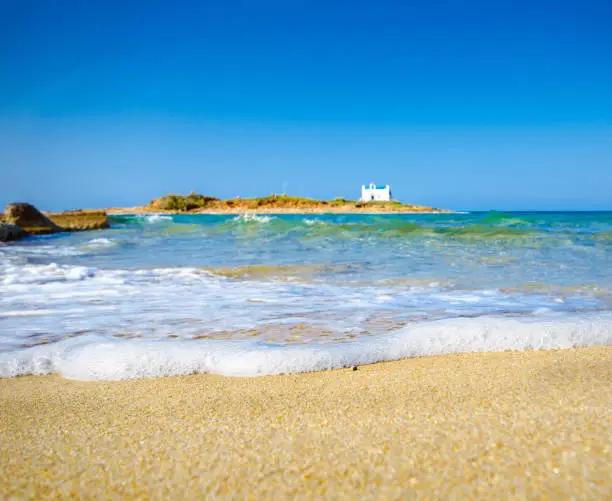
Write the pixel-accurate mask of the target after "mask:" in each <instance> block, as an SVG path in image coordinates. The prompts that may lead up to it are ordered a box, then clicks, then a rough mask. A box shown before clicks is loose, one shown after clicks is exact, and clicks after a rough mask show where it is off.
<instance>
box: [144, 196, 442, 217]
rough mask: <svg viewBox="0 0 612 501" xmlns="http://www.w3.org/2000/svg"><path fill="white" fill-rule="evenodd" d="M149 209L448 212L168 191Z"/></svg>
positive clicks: (398, 205) (351, 202)
mask: <svg viewBox="0 0 612 501" xmlns="http://www.w3.org/2000/svg"><path fill="white" fill-rule="evenodd" d="M144 209H145V210H149V211H169V212H190V213H198V212H215V211H218V212H240V211H262V212H273V211H275V210H278V211H292V212H299V211H306V212H311V211H313V212H314V211H316V212H325V211H330V212H353V211H354V212H370V211H371V212H448V211H446V210H442V209H436V208H433V207H428V206H423V205H414V204H405V203H402V202H399V201H397V200H392V201H389V202H374V201H372V202H362V201H357V200H346V199H344V198H335V199H333V200H315V199H312V198H305V197H296V196H290V195H269V196H267V197H257V198H240V197H236V198H232V199H228V200H221V199H219V198H215V197H210V196H205V195H200V194H198V193H193V192H192V193H190V194H189V195H177V194H169V195H165V196H163V197H161V198H157V199H155V200H152V201H151V202H150V203H149V205H148V206H147V207H145V208H144Z"/></svg>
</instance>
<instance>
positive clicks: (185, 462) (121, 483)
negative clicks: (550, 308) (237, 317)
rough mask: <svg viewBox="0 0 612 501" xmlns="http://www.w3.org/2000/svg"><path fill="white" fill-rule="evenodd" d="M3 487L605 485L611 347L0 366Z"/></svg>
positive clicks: (10, 491)
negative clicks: (238, 371) (349, 362)
mask: <svg viewBox="0 0 612 501" xmlns="http://www.w3.org/2000/svg"><path fill="white" fill-rule="evenodd" d="M0 464H1V470H2V480H1V482H0V499H10V498H11V497H14V498H15V499H71V496H72V498H75V499H320V498H325V499H341V498H344V499H475V498H477V499H611V498H612V481H611V480H610V479H611V478H612V466H611V465H612V347H600V348H583V349H576V350H557V351H540V352H533V351H532V352H506V353H492V354H466V355H449V356H440V357H428V358H418V359H409V360H402V361H398V362H390V363H384V364H376V365H372V366H366V367H360V368H359V370H357V371H353V370H351V369H346V370H339V371H328V372H320V373H309V374H296V375H283V376H271V377H260V378H229V377H222V376H215V375H194V376H186V377H169V378H160V379H151V380H132V381H118V382H100V381H98V382H84V381H70V380H65V379H62V378H60V377H58V376H28V377H19V378H14V379H3V380H0Z"/></svg>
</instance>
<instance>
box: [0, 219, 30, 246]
mask: <svg viewBox="0 0 612 501" xmlns="http://www.w3.org/2000/svg"><path fill="white" fill-rule="evenodd" d="M26 235H27V233H26V232H25V231H23V230H22V229H21V228H20V227H19V226H17V225H16V224H9V223H3V222H1V221H0V242H10V241H11V240H19V239H20V238H23V237H25V236H26Z"/></svg>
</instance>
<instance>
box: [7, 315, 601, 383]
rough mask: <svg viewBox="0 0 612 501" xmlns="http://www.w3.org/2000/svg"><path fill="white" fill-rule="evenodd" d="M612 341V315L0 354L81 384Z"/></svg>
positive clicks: (98, 343)
mask: <svg viewBox="0 0 612 501" xmlns="http://www.w3.org/2000/svg"><path fill="white" fill-rule="evenodd" d="M609 344H612V315H611V314H610V313H604V314H601V313H600V314H579V315H572V316H560V317H559V318H554V319H544V320H543V319H533V318H520V319H515V318H471V319H465V318H459V319H452V320H440V321H435V322H429V323H425V324H420V325H414V326H409V327H405V328H402V329H400V330H398V331H396V332H394V333H391V334H387V335H380V336H376V337H373V338H364V339H359V340H356V341H353V342H351V343H343V344H332V345H314V346H279V345H272V344H265V343H257V342H248V341H210V340H207V341H137V340H113V339H108V338H101V337H98V336H82V337H79V338H74V339H68V340H64V341H61V342H58V343H54V344H51V345H43V346H36V347H33V348H28V349H25V350H21V351H19V352H12V353H2V354H0V377H14V376H21V375H26V374H51V373H59V374H61V375H62V376H64V377H67V378H72V379H82V380H96V379H111V380H113V379H114V380H118V379H132V378H147V377H161V376H175V375H185V374H194V373H206V372H211V373H216V374H223V375H226V376H262V375H272V374H282V373H296V372H310V371H320V370H328V369H338V368H342V367H350V366H354V365H365V364H372V363H376V362H383V361H389V360H397V359H401V358H409V357H420V356H428V355H442V354H450V353H466V352H485V351H486V352H497V351H507V350H532V349H535V350H540V349H559V348H573V347H580V346H596V345H609Z"/></svg>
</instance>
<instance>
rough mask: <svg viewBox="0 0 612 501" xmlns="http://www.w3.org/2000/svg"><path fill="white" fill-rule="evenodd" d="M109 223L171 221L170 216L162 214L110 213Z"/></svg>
mask: <svg viewBox="0 0 612 501" xmlns="http://www.w3.org/2000/svg"><path fill="white" fill-rule="evenodd" d="M109 218H110V221H111V223H119V224H129V223H136V224H142V223H143V222H144V223H160V222H162V221H173V219H172V216H169V215H164V214H157V213H154V214H112V215H111V216H110V217H109Z"/></svg>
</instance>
